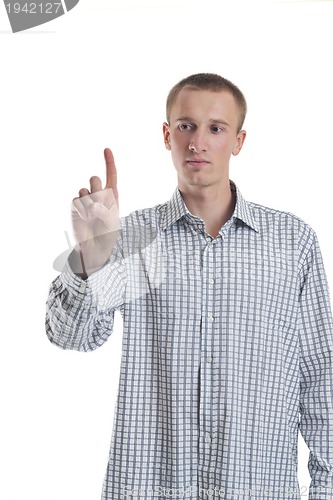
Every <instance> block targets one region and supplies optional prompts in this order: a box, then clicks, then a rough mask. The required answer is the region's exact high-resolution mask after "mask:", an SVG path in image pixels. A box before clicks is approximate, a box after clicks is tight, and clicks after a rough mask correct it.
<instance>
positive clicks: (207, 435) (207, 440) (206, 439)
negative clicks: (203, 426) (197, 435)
mask: <svg viewBox="0 0 333 500" xmlns="http://www.w3.org/2000/svg"><path fill="white" fill-rule="evenodd" d="M205 441H206V443H207V444H210V442H211V437H210V435H209V434H208V432H206V436H205Z"/></svg>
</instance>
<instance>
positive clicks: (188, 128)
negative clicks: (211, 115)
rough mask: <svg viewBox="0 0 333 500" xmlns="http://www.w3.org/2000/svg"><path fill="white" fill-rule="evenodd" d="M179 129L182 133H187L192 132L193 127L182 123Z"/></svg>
mask: <svg viewBox="0 0 333 500" xmlns="http://www.w3.org/2000/svg"><path fill="white" fill-rule="evenodd" d="M178 128H179V130H181V131H186V130H191V128H192V126H191V125H190V124H189V123H180V124H179V125H178Z"/></svg>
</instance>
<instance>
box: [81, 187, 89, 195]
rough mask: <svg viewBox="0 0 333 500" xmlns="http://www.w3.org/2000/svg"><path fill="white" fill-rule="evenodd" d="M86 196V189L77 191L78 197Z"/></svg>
mask: <svg viewBox="0 0 333 500" xmlns="http://www.w3.org/2000/svg"><path fill="white" fill-rule="evenodd" d="M87 194H90V193H89V191H88V189H87V188H82V189H80V191H79V196H80V197H81V196H87Z"/></svg>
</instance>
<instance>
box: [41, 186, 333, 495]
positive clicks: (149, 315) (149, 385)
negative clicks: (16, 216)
mask: <svg viewBox="0 0 333 500" xmlns="http://www.w3.org/2000/svg"><path fill="white" fill-rule="evenodd" d="M230 186H231V189H232V190H233V191H234V193H235V195H236V207H235V211H234V214H233V216H232V217H231V218H230V220H229V221H228V222H227V223H226V224H225V225H224V226H223V227H222V228H221V229H220V231H219V235H218V236H217V237H216V238H212V237H211V236H210V235H208V234H207V233H206V232H205V227H204V222H203V221H202V220H201V219H199V218H198V217H195V216H193V215H192V214H191V213H190V212H189V211H188V210H187V208H186V206H185V204H184V201H183V198H182V196H181V193H180V192H179V190H178V189H176V191H175V192H174V194H173V196H172V198H171V200H170V201H169V202H167V203H164V204H161V205H158V206H156V207H153V208H149V209H145V210H138V211H135V212H133V213H132V214H130V215H129V216H127V217H124V218H122V221H121V222H122V231H120V233H119V237H118V240H117V244H116V246H115V249H114V252H113V255H112V257H111V259H110V260H109V262H108V264H107V265H105V266H104V267H103V268H102V269H101V270H100V271H98V272H96V273H94V274H93V275H91V276H90V277H89V278H88V280H87V281H83V280H81V279H80V278H79V277H77V276H75V275H74V274H73V273H72V272H71V270H70V268H69V266H68V265H67V267H66V269H65V270H64V271H63V272H62V274H61V275H60V276H59V277H57V278H56V279H55V280H54V282H53V283H52V285H51V289H50V295H49V299H48V303H47V317H46V329H47V335H48V337H49V339H50V341H51V342H53V343H54V344H56V345H57V346H59V347H61V348H64V349H77V350H80V351H90V350H93V349H96V348H97V347H99V346H101V345H102V344H103V343H104V342H105V341H106V340H107V339H108V338H109V336H110V335H111V333H112V329H113V321H114V312H115V310H116V309H119V310H120V312H121V314H122V317H123V328H124V331H123V347H122V359H121V369H120V380H119V392H118V399H117V405H116V412H115V417H114V429H113V436H112V441H111V448H110V457H109V462H108V465H107V471H106V475H105V481H104V485H103V493H102V498H103V500H119V499H124V498H138V497H140V498H144V499H155V498H156V499H157V498H192V499H201V498H214V499H215V498H224V499H228V500H229V499H230V500H231V499H237V500H244V499H251V500H252V499H257V500H259V499H265V500H267V499H274V500H286V499H290V498H294V499H295V498H296V499H299V498H300V493H299V485H298V480H297V438H298V430H299V429H300V431H301V433H302V435H303V437H304V440H305V442H306V443H307V445H308V447H309V449H310V460H309V471H310V475H311V478H312V482H311V488H310V494H309V498H310V499H311V500H332V499H333V493H332V488H333V394H332V387H333V369H332V366H333V365H332V353H333V324H332V314H331V309H330V299H329V292H328V287H327V281H326V277H325V272H324V268H323V263H322V258H321V253H320V249H319V247H318V243H317V238H316V235H315V233H314V231H313V230H312V229H311V228H310V227H309V226H308V225H307V224H306V223H304V222H303V221H302V220H300V219H299V218H297V217H295V216H294V215H291V214H289V213H285V212H281V211H277V210H273V209H270V208H266V207H263V206H260V205H257V204H255V203H250V202H247V201H245V200H244V198H243V197H242V195H241V193H240V192H239V190H238V188H236V186H235V185H234V184H233V183H232V182H231V183H230Z"/></svg>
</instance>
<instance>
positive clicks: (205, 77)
mask: <svg viewBox="0 0 333 500" xmlns="http://www.w3.org/2000/svg"><path fill="white" fill-rule="evenodd" d="M184 87H186V88H191V89H193V90H211V91H212V92H221V91H225V92H229V93H230V94H231V95H232V96H233V97H234V99H235V101H236V104H237V106H238V108H239V113H240V118H239V124H238V132H239V131H240V130H241V128H242V126H243V123H244V120H245V116H246V112H247V104H246V100H245V97H244V95H243V93H242V92H241V91H240V90H239V88H238V87H237V86H236V85H234V84H233V83H232V82H230V81H229V80H227V79H226V78H223V77H222V76H220V75H216V74H215V73H197V74H194V75H190V76H188V77H186V78H184V79H183V80H181V81H180V82H178V83H176V85H174V86H173V87H172V89H171V90H170V92H169V95H168V98H167V102H166V118H167V122H168V123H170V113H171V109H172V106H173V105H174V103H175V100H176V98H177V96H178V94H179V92H180V91H181V90H182V89H183V88H184Z"/></svg>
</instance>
